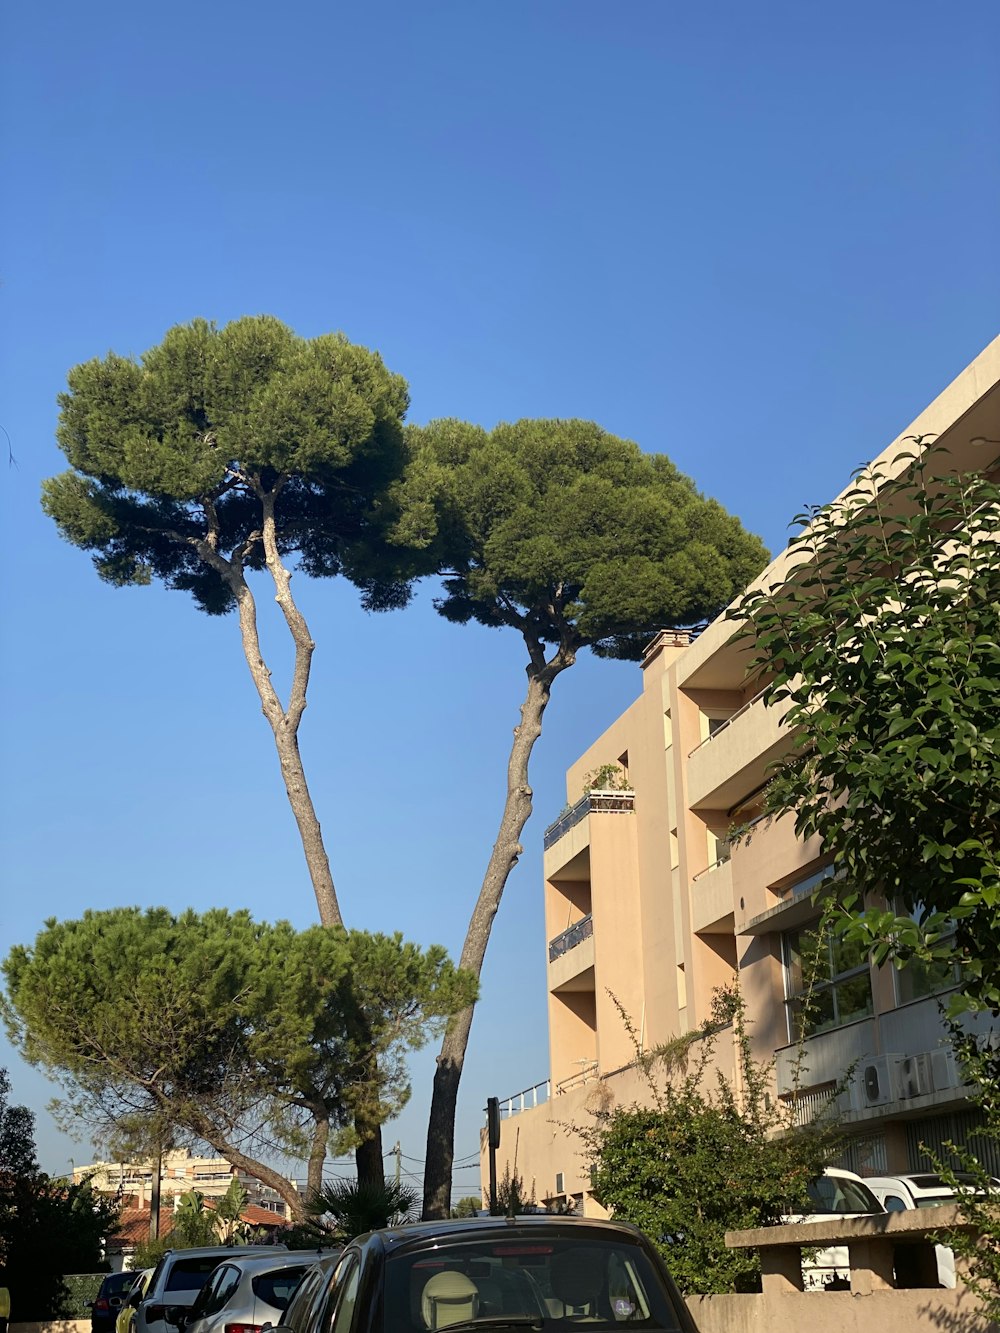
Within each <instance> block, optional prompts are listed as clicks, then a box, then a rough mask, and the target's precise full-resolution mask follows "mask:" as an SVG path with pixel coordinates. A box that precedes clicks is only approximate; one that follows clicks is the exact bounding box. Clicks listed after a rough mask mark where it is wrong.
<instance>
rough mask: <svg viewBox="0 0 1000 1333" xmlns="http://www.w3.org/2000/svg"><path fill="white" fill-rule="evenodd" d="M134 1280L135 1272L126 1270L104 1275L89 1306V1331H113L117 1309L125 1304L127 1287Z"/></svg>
mask: <svg viewBox="0 0 1000 1333" xmlns="http://www.w3.org/2000/svg"><path fill="white" fill-rule="evenodd" d="M134 1282H135V1274H134V1273H132V1272H129V1271H128V1270H126V1271H124V1272H122V1273H108V1274H107V1275H106V1276H105V1278H104V1280H103V1282H102V1283H101V1285H100V1288H99V1290H98V1292H97V1296H96V1298H95V1300H94V1302H93V1304H92V1305H91V1307H90V1328H91V1333H113V1329H114V1327H115V1320H116V1319H117V1318H118V1311H119V1310H120V1309H121V1308H122V1306H123V1305H124V1304H125V1298H126V1297H127V1296H128V1293H129V1288H130V1287H131V1286H132V1284H133V1283H134Z"/></svg>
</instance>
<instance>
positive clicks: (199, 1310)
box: [191, 1264, 226, 1322]
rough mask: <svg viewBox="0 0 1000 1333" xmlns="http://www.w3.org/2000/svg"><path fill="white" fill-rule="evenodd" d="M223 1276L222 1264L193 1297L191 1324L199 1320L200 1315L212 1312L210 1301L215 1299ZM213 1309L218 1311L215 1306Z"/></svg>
mask: <svg viewBox="0 0 1000 1333" xmlns="http://www.w3.org/2000/svg"><path fill="white" fill-rule="evenodd" d="M225 1274H226V1265H225V1264H223V1265H221V1266H220V1267H219V1268H217V1269H216V1270H215V1272H214V1273H212V1274H211V1275H210V1276H209V1279H208V1281H207V1282H206V1283H205V1285H204V1286H203V1287H202V1289H201V1291H199V1293H198V1295H197V1296H196V1297H195V1300H194V1305H192V1306H191V1322H193V1321H194V1320H195V1319H200V1318H201V1317H202V1315H205V1314H208V1313H209V1312H210V1311H211V1310H212V1308H213V1306H212V1301H213V1300H214V1298H215V1293H216V1291H217V1290H218V1287H219V1283H220V1282H221V1281H222V1279H223V1278H224V1277H225ZM214 1308H215V1309H218V1308H219V1307H218V1306H215V1307H214Z"/></svg>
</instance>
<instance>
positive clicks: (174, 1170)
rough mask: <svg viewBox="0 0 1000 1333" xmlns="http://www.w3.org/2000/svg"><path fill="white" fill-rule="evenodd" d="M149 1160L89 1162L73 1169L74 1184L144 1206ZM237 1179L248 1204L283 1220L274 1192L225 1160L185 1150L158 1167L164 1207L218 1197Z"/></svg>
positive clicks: (148, 1187) (281, 1202) (168, 1156)
mask: <svg viewBox="0 0 1000 1333" xmlns="http://www.w3.org/2000/svg"><path fill="white" fill-rule="evenodd" d="M155 1169H156V1168H155V1163H154V1162H153V1161H152V1160H147V1161H143V1162H91V1163H90V1165H89V1166H76V1165H75V1164H74V1166H73V1182H74V1184H77V1185H79V1184H81V1183H82V1182H83V1181H84V1180H85V1179H89V1180H90V1182H91V1184H92V1186H93V1188H94V1189H96V1190H98V1191H99V1192H100V1193H102V1194H117V1193H121V1194H122V1195H123V1196H134V1197H135V1199H136V1201H137V1203H138V1206H139V1207H140V1208H142V1207H145V1206H146V1205H147V1204H148V1203H149V1200H150V1196H151V1195H152V1192H153V1172H154V1170H155ZM234 1176H235V1177H237V1178H238V1179H239V1181H240V1183H241V1184H242V1186H243V1188H244V1189H245V1190H246V1191H247V1194H248V1195H249V1196H250V1203H251V1204H254V1205H256V1206H257V1207H259V1208H263V1209H265V1210H266V1211H267V1212H269V1213H272V1214H273V1215H274V1216H275V1218H276V1219H277V1220H279V1221H280V1220H284V1219H285V1218H286V1216H287V1214H288V1207H287V1205H286V1203H285V1201H284V1199H282V1197H281V1195H280V1194H278V1193H277V1191H276V1190H273V1189H271V1188H270V1187H269V1186H267V1185H262V1184H261V1182H260V1181H259V1180H257V1179H256V1178H255V1177H254V1176H251V1175H248V1174H247V1173H246V1172H245V1171H241V1170H239V1168H237V1167H235V1166H232V1165H231V1164H230V1163H229V1162H227V1161H226V1159H225V1158H224V1157H199V1156H197V1155H195V1154H193V1153H191V1152H190V1151H189V1150H188V1149H186V1148H179V1149H177V1150H176V1151H173V1152H165V1153H164V1154H163V1158H162V1162H161V1166H160V1197H161V1199H162V1201H163V1205H164V1207H174V1206H175V1204H176V1202H177V1200H179V1199H180V1197H181V1195H183V1194H187V1193H188V1192H189V1191H190V1190H198V1191H199V1192H200V1193H201V1194H203V1195H204V1196H205V1197H206V1198H208V1199H214V1198H221V1197H222V1195H223V1194H225V1192H226V1190H227V1189H228V1188H229V1186H230V1185H231V1184H232V1182H233V1177H234Z"/></svg>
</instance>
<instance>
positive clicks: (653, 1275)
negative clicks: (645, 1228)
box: [331, 1236, 683, 1333]
mask: <svg viewBox="0 0 1000 1333" xmlns="http://www.w3.org/2000/svg"><path fill="white" fill-rule="evenodd" d="M384 1301H385V1320H384V1326H385V1327H386V1328H391V1329H392V1330H393V1333H409V1331H411V1330H412V1331H413V1333H434V1330H437V1329H443V1328H448V1327H449V1326H450V1325H452V1324H456V1323H464V1322H465V1321H467V1320H470V1319H475V1320H496V1321H498V1322H502V1321H503V1320H505V1319H510V1320H524V1319H528V1320H531V1321H538V1322H539V1323H541V1322H544V1326H545V1328H546V1329H559V1328H568V1327H569V1326H570V1325H573V1326H575V1325H576V1324H579V1323H586V1324H587V1326H588V1333H591V1330H595V1331H596V1330H599V1329H601V1328H605V1329H617V1328H621V1327H622V1326H623V1325H626V1326H628V1327H629V1328H649V1329H667V1330H679V1329H680V1328H682V1327H683V1325H682V1322H681V1316H680V1315H679V1313H678V1311H677V1310H676V1309H675V1308H674V1305H673V1301H672V1299H671V1296H670V1292H669V1291H668V1290H667V1288H666V1286H665V1284H664V1282H663V1280H662V1278H661V1276H660V1273H659V1271H658V1269H657V1268H655V1267H654V1265H653V1263H652V1262H651V1261H650V1258H649V1256H648V1255H647V1254H646V1253H645V1251H644V1250H643V1248H642V1247H641V1246H640V1245H636V1244H632V1243H630V1242H629V1241H628V1240H626V1239H621V1240H619V1239H617V1238H615V1239H614V1240H611V1239H608V1240H605V1239H604V1238H592V1237H591V1236H587V1237H586V1239H584V1238H583V1237H576V1236H573V1237H569V1236H559V1237H552V1238H551V1239H546V1240H535V1239H534V1237H528V1238H524V1237H511V1238H510V1239H509V1240H507V1239H501V1238H498V1237H496V1236H494V1237H492V1238H482V1239H479V1238H476V1239H473V1240H469V1241H454V1242H451V1243H449V1242H448V1241H443V1242H441V1243H439V1244H438V1245H437V1246H436V1247H435V1249H434V1250H433V1251H428V1250H421V1251H416V1252H410V1253H406V1252H405V1251H404V1252H402V1253H397V1254H394V1255H390V1256H389V1257H388V1258H387V1260H386V1265H385V1280H384ZM331 1333H342V1331H341V1330H340V1329H339V1328H338V1329H335V1330H331Z"/></svg>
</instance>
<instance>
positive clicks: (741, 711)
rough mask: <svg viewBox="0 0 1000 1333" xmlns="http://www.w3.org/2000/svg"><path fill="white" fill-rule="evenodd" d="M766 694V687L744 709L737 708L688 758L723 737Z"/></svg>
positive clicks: (748, 701)
mask: <svg viewBox="0 0 1000 1333" xmlns="http://www.w3.org/2000/svg"><path fill="white" fill-rule="evenodd" d="M766 692H767V690H766V687H765V688H764V689H763V690H761V691H760V693H759V694H755V695H754V697H753V698H752V699H748V700H747V701H746V703H745V704H744V705H743V707H742V708H737V710H736V712H735V713H733V715H732V717H727V718H726V720H725V721H724V722H720V724H719V725H718V726H717V727H716V728H715V730H714V731H712V732H709V734H708V735H707V736H706V737H705V739H704V740H703V741H700V742H699V743H698V744H697V745H696V746H695V747H694V749H693V750H692V751H691V754H689V755H688V758H689V759H690V758H691V755H692V754H697V753H698V751H699V750H700V749H701V747H702V746H703V745H708V744H710V743H711V742H712V741H714V740H715V738H716V737H717V736H721V735H722V733H723V732H724V731H725V730H726V728H727V727H730V726H732V724H733V723H734V722H735V721H736V719H737V718H738V717H742V716H743V714H744V713H745V712H747V711H748V710H749V709H751V708H752V707H753V706H754V704H755V703H756V702H757V700H758V699H763V697H764V695H765V693H766Z"/></svg>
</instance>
